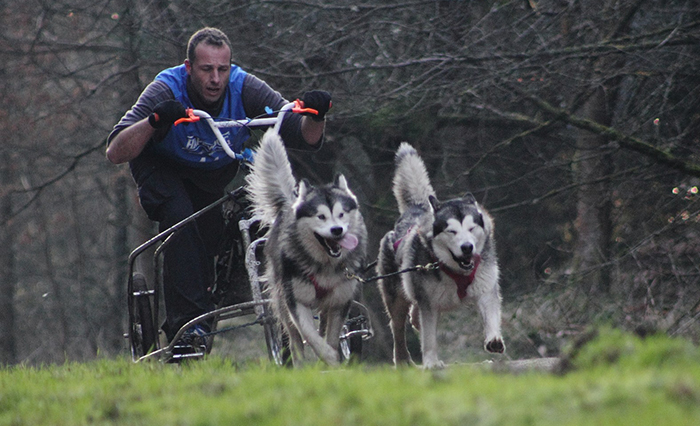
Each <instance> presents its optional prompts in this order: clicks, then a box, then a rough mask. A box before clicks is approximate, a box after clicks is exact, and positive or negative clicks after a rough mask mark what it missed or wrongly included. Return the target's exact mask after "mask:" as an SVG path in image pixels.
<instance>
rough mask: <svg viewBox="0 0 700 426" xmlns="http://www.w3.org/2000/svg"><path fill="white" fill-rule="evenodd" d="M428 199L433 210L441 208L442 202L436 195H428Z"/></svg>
mask: <svg viewBox="0 0 700 426" xmlns="http://www.w3.org/2000/svg"><path fill="white" fill-rule="evenodd" d="M428 201H430V206H431V207H432V208H433V211H437V210H438V209H439V208H440V202H439V201H438V199H437V198H435V196H434V195H428Z"/></svg>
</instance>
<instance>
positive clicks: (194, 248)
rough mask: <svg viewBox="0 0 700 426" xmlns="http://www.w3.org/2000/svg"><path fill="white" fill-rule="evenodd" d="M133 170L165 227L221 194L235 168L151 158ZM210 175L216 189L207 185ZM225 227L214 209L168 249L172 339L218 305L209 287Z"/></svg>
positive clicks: (166, 289) (150, 210) (152, 213)
mask: <svg viewBox="0 0 700 426" xmlns="http://www.w3.org/2000/svg"><path fill="white" fill-rule="evenodd" d="M141 166H143V164H141ZM132 173H133V174H134V178H135V180H136V182H137V185H138V189H139V200H140V202H141V206H142V207H143V209H144V210H145V212H146V214H148V217H149V218H150V219H151V220H153V221H156V222H158V228H159V232H160V231H164V230H165V229H167V228H169V227H171V226H172V225H174V224H176V223H178V222H180V221H181V220H183V219H185V218H187V217H188V216H190V215H192V214H193V213H195V212H196V211H198V210H200V209H202V208H204V207H206V206H208V205H209V204H211V203H213V202H214V201H216V200H218V199H219V198H221V197H222V196H223V193H224V191H223V188H224V186H225V183H224V182H223V181H224V180H225V181H226V183H227V182H228V181H230V180H231V178H232V177H231V176H230V175H231V174H232V175H234V176H235V169H234V170H232V171H228V172H227V173H220V172H214V173H211V172H203V171H192V170H180V169H177V168H174V167H170V166H164V165H155V164H153V163H152V162H150V163H149V164H148V166H147V167H138V168H135V167H133V165H132ZM208 180H211V181H212V182H211V183H210V184H209V187H210V188H211V189H212V190H213V191H209V190H203V189H202V188H201V187H202V186H205V187H206V185H202V183H203V182H204V183H206V182H207V181H208ZM208 189H209V188H208ZM223 229H224V220H223V217H222V215H221V210H220V209H212V210H211V211H209V212H207V213H205V214H204V215H202V216H200V217H199V218H197V220H196V221H194V222H192V223H190V224H189V225H187V226H185V227H183V228H182V229H181V230H179V231H178V232H177V233H176V234H175V235H174V236H173V241H170V242H169V243H168V245H167V246H166V248H165V250H164V251H163V294H164V302H165V314H166V320H165V323H164V324H163V330H164V331H165V334H166V336H167V338H168V341H170V340H172V338H173V336H174V335H175V333H177V331H178V330H179V329H180V327H182V326H183V325H184V324H185V323H187V322H188V321H189V320H191V319H193V318H195V317H197V316H199V315H201V314H204V313H207V312H209V311H211V310H213V309H214V304H213V302H212V300H211V296H210V293H209V291H208V289H209V288H211V287H212V286H213V284H214V268H215V265H214V256H215V255H216V251H217V250H218V246H219V239H220V237H221V235H222V232H223Z"/></svg>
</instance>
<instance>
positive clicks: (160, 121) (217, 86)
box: [106, 28, 331, 342]
mask: <svg viewBox="0 0 700 426" xmlns="http://www.w3.org/2000/svg"><path fill="white" fill-rule="evenodd" d="M231 59H232V58H231V43H230V41H229V39H228V37H227V36H226V35H225V34H224V33H223V32H222V31H220V30H218V29H216V28H203V29H201V30H199V31H197V32H196V33H194V34H193V35H192V37H191V38H190V40H189V42H188V45H187V59H185V61H184V64H183V65H180V66H177V67H173V68H169V69H166V70H164V71H162V72H161V73H159V74H158V75H157V76H156V77H155V79H154V80H153V82H151V83H150V84H149V85H148V86H147V87H146V88H145V89H144V91H143V93H141V96H140V97H139V99H138V101H137V102H136V104H134V106H133V107H132V108H131V109H130V110H129V111H127V112H126V114H125V115H124V116H123V117H122V118H121V120H120V121H119V123H117V124H116V125H115V127H114V130H113V131H112V133H111V134H110V135H109V137H108V139H107V152H106V154H107V158H108V159H109V161H111V162H112V163H114V164H120V163H124V162H127V161H128V162H129V166H130V169H131V173H132V176H133V178H134V181H135V182H136V185H137V187H138V194H139V200H140V203H141V206H142V208H143V209H144V210H145V212H146V213H147V215H148V217H149V218H150V219H151V220H153V221H156V222H158V223H159V230H160V231H163V230H165V229H167V228H169V227H170V226H172V225H174V224H176V223H177V222H179V221H181V220H182V219H184V218H186V217H188V216H190V215H191V214H192V213H194V212H196V211H198V210H200V209H201V208H203V207H205V206H207V205H209V204H211V203H212V202H214V201H216V200H218V199H219V198H221V197H222V196H223V194H224V189H225V187H226V185H227V184H228V183H229V182H231V180H232V179H233V178H234V176H235V175H236V172H237V170H238V163H237V162H236V161H235V160H233V159H231V158H230V157H228V156H227V155H226V154H225V153H224V152H223V149H222V148H221V147H220V146H218V145H217V144H216V140H215V136H214V134H213V133H212V132H211V130H210V129H208V127H207V125H206V124H205V123H203V122H202V123H192V124H187V125H178V126H173V123H174V122H175V121H176V120H177V119H179V118H182V117H185V115H186V114H185V108H195V109H201V110H204V111H206V112H208V113H209V114H210V115H211V116H212V117H214V118H216V117H222V118H228V119H244V118H246V117H256V116H259V115H262V114H264V113H265V110H266V107H269V108H271V109H273V110H279V108H280V107H281V106H282V105H284V104H286V103H287V101H286V100H285V99H283V98H282V96H281V95H280V94H279V93H277V92H275V91H274V90H272V89H271V88H270V87H269V86H268V85H267V84H266V83H264V82H263V81H262V80H259V79H258V78H256V77H254V76H252V75H250V74H248V73H246V72H245V71H243V70H242V69H240V68H239V67H237V66H235V65H232V64H231V62H232V61H231ZM301 100H302V102H303V103H304V106H305V107H307V108H312V109H315V110H317V111H318V115H317V116H306V115H305V116H300V115H299V114H288V115H287V116H286V117H285V119H284V122H283V124H282V128H281V130H280V133H281V135H282V138H283V140H284V141H285V143H286V144H287V145H288V146H290V147H294V148H302V149H303V148H307V149H308V148H313V147H318V146H320V144H321V141H322V138H323V132H324V128H325V121H324V116H325V114H326V112H327V111H328V109H329V108H330V105H331V97H330V94H329V93H327V92H323V91H311V92H307V93H305V94H304V96H303V97H302V99H301ZM248 136H249V133H248V130H247V129H244V128H242V129H230V130H227V131H226V132H225V137H226V138H227V141H228V143H229V145H230V146H231V148H232V149H233V150H234V151H237V152H240V150H241V149H242V146H243V142H244V141H245V140H246V139H247V138H248ZM223 225H224V224H223V218H222V215H221V213H220V212H219V211H218V210H216V209H214V210H212V211H210V212H208V213H207V214H205V215H203V216H201V217H200V218H198V219H197V221H196V222H195V223H193V224H190V225H188V226H186V227H184V228H183V229H182V230H181V231H179V232H178V233H177V234H176V236H175V240H174V241H173V242H172V243H170V244H169V245H168V246H167V248H166V250H165V251H164V262H163V284H164V301H165V310H166V321H165V323H164V324H163V330H164V331H165V333H166V336H167V338H168V341H170V340H172V338H173V337H174V335H175V334H176V333H177V331H178V330H179V329H180V327H182V326H183V325H184V324H185V323H186V322H188V321H189V320H191V319H192V318H195V317H197V316H199V315H201V314H203V313H206V312H209V311H211V310H212V309H213V308H214V305H213V302H212V301H211V297H210V294H209V293H208V291H207V288H209V287H211V286H212V284H213V279H214V260H213V259H214V256H215V254H216V253H215V252H216V249H217V245H218V237H219V236H220V235H221V233H222V231H223ZM208 331H209V330H208V327H207V325H206V324H203V325H202V326H196V327H194V328H193V329H191V330H188V333H187V334H186V339H185V340H186V341H187V342H192V340H193V337H196V336H202V335H204V334H206V333H207V332H208ZM201 340H202V339H200V341H201Z"/></svg>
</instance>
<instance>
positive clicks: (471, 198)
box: [462, 192, 476, 204]
mask: <svg viewBox="0 0 700 426" xmlns="http://www.w3.org/2000/svg"><path fill="white" fill-rule="evenodd" d="M462 199H463V200H464V201H466V202H467V203H471V204H476V198H474V194H472V193H471V192H465V193H464V195H462Z"/></svg>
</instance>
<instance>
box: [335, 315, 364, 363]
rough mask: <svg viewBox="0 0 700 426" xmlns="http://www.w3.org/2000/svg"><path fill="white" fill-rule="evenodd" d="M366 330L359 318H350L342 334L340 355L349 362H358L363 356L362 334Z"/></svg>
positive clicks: (344, 325)
mask: <svg viewBox="0 0 700 426" xmlns="http://www.w3.org/2000/svg"><path fill="white" fill-rule="evenodd" d="M363 329H364V327H363V325H362V322H361V319H360V318H359V317H355V318H350V319H348V321H347V322H346V323H345V324H343V328H342V330H341V332H340V354H341V355H342V357H343V360H345V361H347V362H357V361H359V360H360V357H361V356H362V340H363V337H362V334H361V333H360V331H362V330H363Z"/></svg>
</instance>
